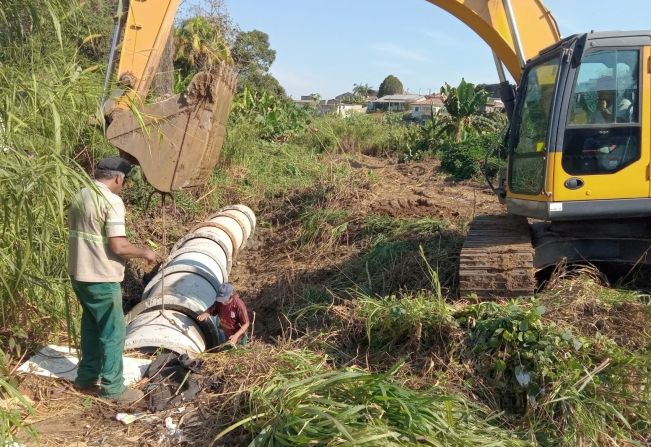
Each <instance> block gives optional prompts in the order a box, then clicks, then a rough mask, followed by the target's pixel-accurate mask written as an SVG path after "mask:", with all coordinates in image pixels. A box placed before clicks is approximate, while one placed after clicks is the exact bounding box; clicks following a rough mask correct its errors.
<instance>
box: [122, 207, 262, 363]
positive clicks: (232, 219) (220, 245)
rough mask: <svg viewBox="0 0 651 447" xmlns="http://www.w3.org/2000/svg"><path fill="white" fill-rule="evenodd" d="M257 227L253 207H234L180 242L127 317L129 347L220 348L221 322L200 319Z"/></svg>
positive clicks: (195, 350)
mask: <svg viewBox="0 0 651 447" xmlns="http://www.w3.org/2000/svg"><path fill="white" fill-rule="evenodd" d="M255 226H256V218H255V214H254V213H253V211H251V209H250V208H248V207H247V206H244V205H232V206H228V207H226V208H224V209H222V210H220V211H219V212H217V213H215V214H213V215H211V216H210V217H208V219H207V220H206V221H205V222H202V223H200V224H199V225H197V226H195V227H194V228H193V229H192V230H191V231H190V232H189V233H188V234H187V235H186V236H184V237H183V238H181V239H180V240H179V241H178V242H177V243H176V244H175V245H174V247H173V248H172V251H171V252H170V255H169V257H168V259H167V261H166V262H165V263H164V264H163V265H162V266H161V268H160V270H159V271H158V273H157V274H156V276H154V277H153V278H152V280H151V281H150V282H149V284H148V285H147V286H146V287H145V290H144V292H143V294H142V300H141V302H140V303H139V304H137V305H136V306H135V307H134V308H133V309H132V310H131V311H130V312H129V313H128V314H127V315H126V320H127V336H126V341H125V349H146V348H149V349H158V348H164V349H168V350H170V351H174V352H177V353H181V354H182V353H185V354H194V353H199V352H202V351H205V350H206V349H209V348H212V347H214V346H217V345H218V344H219V342H220V340H219V335H218V334H219V330H218V327H217V323H216V321H215V320H214V319H208V320H207V321H204V322H199V321H197V320H196V317H197V316H198V315H199V314H200V313H202V312H203V311H204V310H206V308H208V307H209V306H211V305H212V304H213V303H214V301H215V295H216V290H217V288H218V287H219V285H220V284H222V283H224V282H228V276H229V274H230V271H231V267H232V265H233V259H234V258H235V257H236V256H237V254H238V252H239V251H240V250H241V249H242V248H244V246H245V245H246V242H247V241H248V239H249V237H250V236H251V235H252V234H253V232H254V231H255Z"/></svg>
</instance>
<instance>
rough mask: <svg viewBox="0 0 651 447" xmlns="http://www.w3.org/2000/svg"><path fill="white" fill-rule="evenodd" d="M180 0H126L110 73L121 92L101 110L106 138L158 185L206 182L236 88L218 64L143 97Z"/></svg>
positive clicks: (226, 69)
mask: <svg viewBox="0 0 651 447" xmlns="http://www.w3.org/2000/svg"><path fill="white" fill-rule="evenodd" d="M179 3H180V0H131V2H130V5H129V9H128V12H127V17H126V21H125V23H124V26H123V27H122V28H123V38H122V45H121V51H120V60H119V64H118V73H117V78H118V82H119V84H120V85H121V86H122V87H123V88H124V91H123V93H122V94H121V95H120V96H119V97H117V98H114V99H113V101H111V104H112V106H111V108H110V109H109V110H108V113H107V117H108V121H109V123H110V124H109V126H108V128H107V130H106V136H107V138H108V139H109V141H110V142H111V143H112V144H113V145H114V146H116V147H117V148H118V149H119V150H120V151H121V152H122V153H124V154H128V156H130V158H132V159H135V160H136V161H137V162H138V164H139V165H140V166H141V167H142V170H143V173H144V175H145V177H146V179H147V181H148V182H149V183H150V184H151V185H152V186H154V188H156V189H158V190H159V191H163V192H170V191H175V190H180V189H184V188H190V187H194V186H198V185H201V184H205V182H206V180H207V179H208V178H209V177H210V175H211V174H212V171H213V169H214V167H215V165H216V163H217V160H218V158H219V152H220V150H221V146H222V144H223V142H224V136H225V125H226V121H227V119H228V113H229V111H230V106H231V103H232V100H233V96H234V94H235V87H236V77H235V74H234V72H233V71H232V69H231V68H230V67H228V66H226V65H225V64H222V65H219V66H217V67H216V68H215V69H213V70H211V71H210V72H200V73H198V74H197V75H196V76H195V77H194V78H193V79H192V81H191V82H190V85H189V86H188V88H187V90H186V91H185V92H184V93H182V94H180V95H176V96H173V97H171V98H168V99H165V100H163V101H162V102H156V103H147V102H146V101H145V99H146V98H147V94H148V92H149V87H150V86H151V83H152V80H153V78H154V76H155V74H156V72H157V69H158V66H159V63H160V60H161V56H162V54H163V51H164V49H165V46H166V44H167V40H168V38H169V35H170V32H171V30H172V24H173V21H174V17H175V16H176V12H177V10H178V7H179ZM116 36H117V35H116ZM109 70H110V67H109Z"/></svg>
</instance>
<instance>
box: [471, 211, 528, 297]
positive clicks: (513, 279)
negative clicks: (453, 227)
mask: <svg viewBox="0 0 651 447" xmlns="http://www.w3.org/2000/svg"><path fill="white" fill-rule="evenodd" d="M459 264H460V265H459V289H460V293H461V296H462V297H467V296H470V295H472V294H476V295H477V297H479V298H482V299H490V298H495V297H515V296H522V295H531V294H532V293H533V292H534V289H535V287H536V278H535V269H534V248H533V246H532V244H531V231H530V229H529V224H528V222H527V219H526V218H524V217H520V216H509V215H489V216H479V217H477V218H476V219H475V220H474V221H473V222H472V223H471V225H470V230H469V232H468V236H467V237H466V240H465V242H464V244H463V248H462V249H461V256H460V262H459Z"/></svg>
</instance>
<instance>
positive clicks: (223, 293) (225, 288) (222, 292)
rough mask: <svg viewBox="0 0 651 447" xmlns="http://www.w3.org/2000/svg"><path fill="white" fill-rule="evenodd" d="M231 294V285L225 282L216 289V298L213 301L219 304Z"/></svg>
mask: <svg viewBox="0 0 651 447" xmlns="http://www.w3.org/2000/svg"><path fill="white" fill-rule="evenodd" d="M232 294H233V285H232V284H230V283H227V282H225V283H224V284H221V285H220V286H219V287H218V288H217V296H216V297H215V299H216V300H217V301H219V302H220V303H224V302H226V300H228V299H229V298H230V297H231V295H232Z"/></svg>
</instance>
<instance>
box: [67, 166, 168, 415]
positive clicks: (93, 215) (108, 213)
mask: <svg viewBox="0 0 651 447" xmlns="http://www.w3.org/2000/svg"><path fill="white" fill-rule="evenodd" d="M131 168H132V166H131V164H130V163H129V162H128V161H127V160H125V159H123V158H120V157H109V158H105V159H102V160H100V161H99V163H98V164H97V169H96V170H95V182H94V185H93V187H92V188H84V189H82V190H81V191H80V192H79V193H77V195H76V196H75V198H74V200H73V202H72V204H71V206H70V212H69V215H68V224H69V226H70V234H69V239H68V251H69V252H68V273H69V274H70V276H71V278H72V288H73V289H74V291H75V294H76V295H77V298H78V299H79V302H80V303H81V307H82V309H83V313H82V317H81V360H80V362H79V369H78V371H77V378H76V379H75V387H77V389H80V390H92V389H94V388H95V387H96V385H97V381H98V380H99V381H100V394H101V395H102V396H105V397H106V398H108V399H112V400H116V401H118V402H121V403H130V402H134V401H136V400H138V399H140V398H141V397H142V396H143V393H142V391H139V390H135V389H129V388H127V387H125V385H124V378H123V376H122V368H123V365H122V353H123V350H124V339H125V334H126V325H125V321H124V313H123V312H122V290H121V287H120V282H122V280H123V279H124V265H125V260H126V259H128V258H143V259H146V260H147V261H149V262H155V261H156V254H155V253H154V252H153V251H152V250H150V249H148V248H146V247H136V246H135V245H132V244H131V242H129V240H128V239H127V238H126V231H125V208H124V203H123V202H122V199H121V198H120V197H119V196H118V195H117V194H118V193H119V192H120V191H121V190H122V187H123V186H124V182H125V180H126V178H127V175H128V174H129V172H130V171H131Z"/></svg>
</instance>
